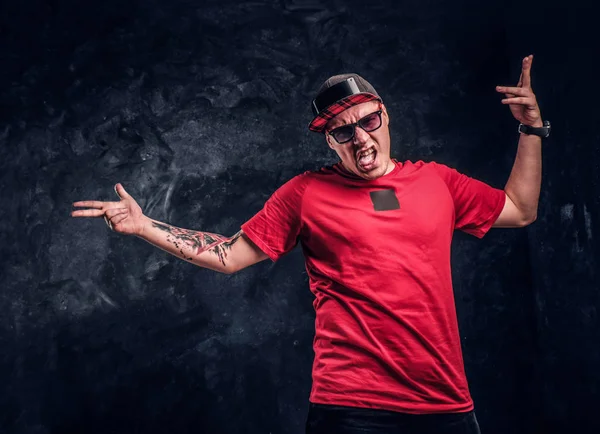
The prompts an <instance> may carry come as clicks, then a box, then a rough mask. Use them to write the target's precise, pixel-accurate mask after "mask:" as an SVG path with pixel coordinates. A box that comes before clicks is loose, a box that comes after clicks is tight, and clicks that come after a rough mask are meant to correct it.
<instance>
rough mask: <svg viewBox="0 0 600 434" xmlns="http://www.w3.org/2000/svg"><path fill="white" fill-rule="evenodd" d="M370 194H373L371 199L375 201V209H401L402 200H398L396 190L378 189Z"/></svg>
mask: <svg viewBox="0 0 600 434" xmlns="http://www.w3.org/2000/svg"><path fill="white" fill-rule="evenodd" d="M369 194H370V195H371V201H372V202H373V206H374V207H375V211H390V210H393V209H400V202H398V198H397V197H396V193H394V190H378V191H372V192H371V193H369Z"/></svg>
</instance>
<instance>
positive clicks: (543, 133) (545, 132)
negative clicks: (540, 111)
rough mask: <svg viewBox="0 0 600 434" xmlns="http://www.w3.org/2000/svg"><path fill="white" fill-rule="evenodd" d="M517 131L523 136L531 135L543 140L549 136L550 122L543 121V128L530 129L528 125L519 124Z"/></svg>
mask: <svg viewBox="0 0 600 434" xmlns="http://www.w3.org/2000/svg"><path fill="white" fill-rule="evenodd" d="M518 131H519V132H520V133H523V134H533V135H534V136H540V137H541V138H542V139H545V138H546V137H548V136H549V135H550V121H544V126H543V127H537V128H536V127H530V126H529V125H523V124H519V129H518Z"/></svg>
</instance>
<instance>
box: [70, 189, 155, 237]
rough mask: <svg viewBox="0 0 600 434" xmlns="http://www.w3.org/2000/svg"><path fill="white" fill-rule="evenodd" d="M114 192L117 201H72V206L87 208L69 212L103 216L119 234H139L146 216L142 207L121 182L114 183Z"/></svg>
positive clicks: (76, 214) (82, 215) (77, 215)
mask: <svg viewBox="0 0 600 434" xmlns="http://www.w3.org/2000/svg"><path fill="white" fill-rule="evenodd" d="M115 192H116V193H117V196H119V198H120V199H121V200H120V201H119V202H100V201H97V200H84V201H79V202H74V203H73V206H74V207H84V208H88V209H81V210H75V211H72V212H71V216H72V217H104V221H105V222H106V224H107V225H108V227H109V228H110V229H112V230H113V231H115V232H118V233H120V234H125V235H137V236H140V235H141V234H142V232H143V229H144V224H145V223H146V222H147V220H148V218H147V217H146V216H145V215H144V213H143V212H142V208H140V206H139V205H138V204H137V202H136V201H135V200H134V199H133V197H131V196H130V195H129V193H127V192H126V191H125V189H124V188H123V186H122V185H121V184H117V185H115Z"/></svg>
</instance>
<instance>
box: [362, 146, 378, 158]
mask: <svg viewBox="0 0 600 434" xmlns="http://www.w3.org/2000/svg"><path fill="white" fill-rule="evenodd" d="M373 152H375V149H373V148H371V149H370V150H368V151H367V152H364V153H362V154H359V156H358V158H363V157H366V156H367V155H371V154H372V153H373Z"/></svg>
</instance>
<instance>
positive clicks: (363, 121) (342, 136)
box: [328, 110, 382, 145]
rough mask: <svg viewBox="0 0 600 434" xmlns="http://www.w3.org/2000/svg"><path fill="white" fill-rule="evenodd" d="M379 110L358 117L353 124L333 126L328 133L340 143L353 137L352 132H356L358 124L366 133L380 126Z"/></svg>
mask: <svg viewBox="0 0 600 434" xmlns="http://www.w3.org/2000/svg"><path fill="white" fill-rule="evenodd" d="M381 112H382V110H377V111H376V112H373V113H371V114H368V115H366V116H365V117H363V118H360V119H359V120H358V122H356V123H353V124H347V125H342V126H341V127H338V128H335V129H333V130H331V131H329V133H328V134H329V135H330V136H333V138H334V139H335V141H336V142H338V143H339V144H340V145H341V144H342V143H347V142H349V141H350V140H352V139H353V138H354V134H355V132H356V126H357V125H358V126H359V127H361V128H362V129H363V130H365V131H366V132H367V133H370V132H371V131H375V130H376V129H377V128H379V127H380V126H381Z"/></svg>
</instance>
